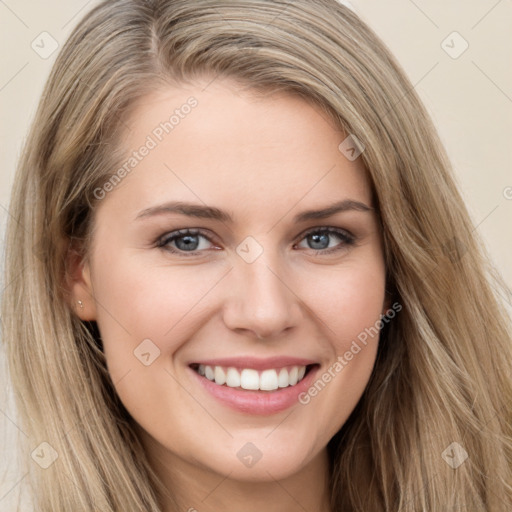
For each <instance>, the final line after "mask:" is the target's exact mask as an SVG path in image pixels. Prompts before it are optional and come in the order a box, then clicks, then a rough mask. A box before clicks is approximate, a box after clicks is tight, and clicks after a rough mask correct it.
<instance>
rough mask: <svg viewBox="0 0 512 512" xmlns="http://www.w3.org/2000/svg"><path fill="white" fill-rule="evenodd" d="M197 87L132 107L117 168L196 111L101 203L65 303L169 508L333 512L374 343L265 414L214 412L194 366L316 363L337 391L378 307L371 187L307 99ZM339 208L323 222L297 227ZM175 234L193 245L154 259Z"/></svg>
mask: <svg viewBox="0 0 512 512" xmlns="http://www.w3.org/2000/svg"><path fill="white" fill-rule="evenodd" d="M205 84H206V82H205V83H204V84H203V83H199V82H196V83H193V84H191V85H187V86H183V88H169V89H167V90H163V91H161V92H158V93H153V94H152V95H150V96H147V97H146V98H144V100H143V101H141V102H139V104H138V105H137V108H136V110H135V111H134V113H133V115H132V116H131V118H130V121H129V125H130V128H131V131H127V133H126V135H125V137H124V138H123V144H124V145H125V147H126V151H127V157H128V156H129V155H130V154H132V152H133V151H134V150H136V149H137V148H140V147H141V145H143V144H145V141H147V137H148V135H151V134H154V130H155V127H158V126H159V123H161V122H162V121H163V120H165V119H169V116H170V114H171V113H172V112H173V111H174V110H175V109H176V108H178V107H180V106H181V105H183V104H185V103H186V102H187V99H188V98H190V97H191V96H193V97H194V98H196V99H197V102H198V103H197V106H196V107H195V108H193V109H191V111H190V113H189V114H188V115H186V116H183V118H180V121H179V123H178V124H177V125H176V126H175V127H174V129H173V130H172V131H171V132H170V133H168V134H165V135H164V136H163V137H162V140H161V141H157V142H158V144H157V145H156V147H154V148H152V149H151V150H150V151H149V152H148V154H147V155H146V156H144V158H142V159H141V160H140V162H138V163H137V166H136V167H135V168H134V169H133V170H132V171H131V172H130V173H129V174H128V175H127V176H126V177H124V179H123V180H122V182H121V183H119V184H117V185H116V186H115V187H113V190H111V191H109V192H108V193H107V194H106V195H105V197H104V198H103V199H102V200H101V201H100V202H99V207H98V209H97V211H96V214H95V229H94V234H93V244H92V247H91V248H90V254H89V258H88V259H86V260H83V261H82V262H81V263H80V264H78V265H77V266H76V268H75V271H74V273H73V276H74V279H73V282H72V284H71V289H72V294H73V298H74V300H75V301H78V300H81V301H82V302H83V305H84V307H83V309H81V310H79V314H80V316H81V318H82V319H84V320H96V321H97V322H98V326H99V329H100V331H101V334H102V339H103V343H104V350H105V355H106V358H107V364H108V369H109V372H110V374H111V377H112V380H113V382H114V383H115V387H116V390H117V392H118V394H119V396H120V398H121V400H122V401H123V403H124V405H125V406H126V408H127V410H128V411H129V412H130V414H131V415H132V417H133V419H134V420H135V422H136V425H137V427H136V428H137V431H138V433H139V435H140V438H141V440H142V442H143V445H144V446H145V448H146V450H147V453H148V457H149V459H150V461H151V463H152V464H153V466H154V467H155V469H156V471H157V472H158V474H159V476H160V477H161V479H162V480H163V482H164V483H165V485H166V487H167V489H168V490H169V492H170V493H172V494H173V495H174V496H175V497H176V499H177V500H178V503H179V509H178V510H180V511H181V510H183V511H186V510H190V509H192V510H197V511H198V512H220V511H222V512H226V511H233V512H235V511H239V510H244V511H245V512H256V511H258V512H260V511H261V510H265V511H267V512H278V511H279V512H286V511H290V512H292V511H293V512H295V511H303V510H308V511H313V510H314V511H320V512H328V511H329V510H330V509H329V499H328V498H329V489H328V485H327V482H328V476H329V475H328V471H329V468H328V458H327V450H326V446H327V443H328V442H329V440H330V439H331V438H332V437H333V435H334V434H335V433H336V432H337V431H338V430H339V429H340V428H341V426H342V425H343V424H344V422H345V421H346V419H347V418H348V416H349V415H350V413H351V412H352V410H353V409H354V407H355V405H356V404H357V402H358V400H359V399H360V397H361V394H362V393H363V391H364V389H365V386H366V384H367V382H368V380H369V378H370V375H371V371H372V369H373V365H374V362H375V357H376V352H377V343H378V339H377V337H374V338H373V339H369V342H368V344H367V345H366V346H364V347H363V348H362V349H361V350H360V351H359V352H357V353H356V354H354V355H353V357H352V358H350V360H349V361H347V364H346V365H344V366H343V368H342V370H341V371H338V372H335V373H334V374H335V376H334V377H332V378H331V379H330V381H329V383H328V384H327V385H326V386H325V387H324V388H323V389H322V390H321V391H320V392H318V393H317V394H316V395H315V396H313V397H310V398H311V399H310V401H309V402H308V403H307V404H303V403H299V402H296V403H294V404H293V405H292V406H291V407H288V408H287V409H286V410H284V411H280V412H277V413H274V414H269V415H258V414H252V413H251V412H241V411H239V410H235V409H233V408H230V407H228V406H226V405H225V404H224V403H221V402H219V401H218V400H217V399H215V398H214V397H213V396H212V395H211V394H210V393H209V392H208V391H206V390H205V389H204V388H203V386H202V385H200V384H198V382H199V379H198V376H197V375H196V373H195V372H194V371H193V370H191V368H190V367H189V364H190V363H191V362H195V361H201V360H204V359H213V358H221V357H234V356H242V357H245V356H253V357H258V358H262V359H265V358H269V357H272V356H292V357H301V358H306V359H308V360H313V361H315V362H316V363H317V364H318V365H319V369H318V373H317V378H321V376H322V375H323V374H325V373H326V372H328V370H329V368H331V376H332V374H333V370H332V366H333V364H334V363H335V362H336V361H337V358H338V356H343V355H344V354H345V353H347V351H350V348H351V346H352V343H353V341H354V340H356V338H357V336H358V335H359V334H360V333H361V332H362V331H363V330H364V329H365V328H368V327H371V326H373V325H374V324H375V323H376V322H377V321H378V320H379V318H380V315H381V314H382V313H384V312H385V310H386V301H385V289H384V287H385V265H384V258H383V251H382V243H381V234H380V232H379V228H378V220H377V216H376V213H375V211H374V210H373V209H372V207H373V204H372V196H371V190H370V186H369V182H368V177H367V174H366V171H365V169H364V166H363V163H362V160H361V158H357V159H356V160H354V161H351V160H350V159H348V158H347V157H346V156H345V155H344V154H343V153H342V152H341V151H340V150H339V149H338V146H339V144H340V143H341V142H342V141H343V140H344V139H345V138H346V134H343V133H342V132H340V131H339V130H338V129H336V128H335V127H334V126H333V124H332V123H331V122H330V121H328V120H327V118H326V116H325V115H324V114H322V113H321V112H320V111H319V110H318V109H316V108H315V107H313V106H311V105H310V104H308V103H306V102H305V101H304V100H301V99H299V98H295V97H292V96H289V95H277V96H267V97H262V98H257V97H255V96H253V95H251V94H249V93H247V92H245V91H241V90H240V88H237V87H236V85H235V84H234V83H232V82H229V81H226V80H221V79H217V80H215V81H214V82H213V83H212V84H211V85H210V86H208V87H207V88H206V89H204V87H205ZM203 89H204V90H203ZM187 110H188V109H187ZM152 137H153V138H154V139H155V140H156V138H155V136H154V135H152ZM347 200H351V201H352V203H347V202H346V203H345V207H346V209H345V210H343V211H339V212H337V213H334V214H332V215H330V216H328V217H325V218H316V219H315V218H310V219H308V220H296V219H295V216H296V215H298V214H300V213H302V212H305V211H307V210H320V209H324V208H327V207H328V206H330V205H332V204H333V203H338V202H340V201H347ZM171 201H180V202H189V203H194V204H196V205H199V206H205V205H208V206H212V207H216V208H219V209H221V210H223V211H224V212H226V213H229V215H230V216H231V217H232V220H231V221H228V220H226V219H224V220H218V219H213V218H198V217H192V216H188V215H185V214H183V213H176V212H166V211H162V210H160V211H159V213H155V211H154V210H153V211H151V210H150V209H151V208H154V207H158V206H160V205H163V204H167V203H169V202H171ZM356 202H359V203H362V204H363V205H366V206H367V207H368V208H369V209H364V208H362V207H360V208H359V209H357V208H356V209H354V208H352V206H354V204H356ZM326 227H331V228H333V229H336V230H338V232H341V235H340V234H337V233H336V232H331V233H328V232H326V231H325V228H326ZM185 228H189V229H194V228H197V229H199V230H200V231H201V233H200V234H196V235H194V234H193V235H189V237H188V238H187V237H186V236H185V238H187V239H185V238H184V237H183V236H182V237H181V238H177V239H174V240H171V241H170V240H169V236H167V238H166V239H165V240H164V243H166V245H165V246H162V247H160V246H159V244H158V240H160V241H161V240H162V239H163V238H165V236H164V235H168V234H169V233H172V232H175V231H177V230H180V229H185ZM310 232H311V233H310ZM315 233H316V235H315ZM348 235H350V236H348ZM247 237H252V239H254V241H256V244H254V242H253V241H252V240H250V243H251V244H253V245H250V246H249V245H242V247H245V248H246V249H247V250H248V251H249V253H251V254H253V255H254V254H256V253H255V252H254V251H258V250H259V248H261V250H262V252H261V254H260V255H259V256H258V257H257V258H256V259H255V260H254V261H252V262H250V263H249V262H248V261H247V259H244V257H242V256H243V253H242V252H240V251H238V252H237V248H240V244H241V243H242V242H244V243H247ZM185 242H187V243H185ZM322 244H323V245H322ZM160 245H163V244H160ZM191 246H193V247H194V249H193V250H190V247H191ZM172 250H174V251H176V252H174V253H173V252H171V251H172ZM329 251H330V252H329ZM246 252H247V251H246ZM189 254H192V255H189ZM143 340H151V341H150V342H146V343H149V344H147V345H145V347H146V349H145V352H144V354H148V353H149V354H150V356H147V355H145V356H144V357H145V358H146V360H148V359H149V360H151V364H149V365H146V364H143V363H142V362H141V360H140V357H139V358H138V357H136V356H135V355H134V351H135V352H136V353H137V349H138V347H139V346H140V344H141V342H143ZM155 347H157V348H155ZM148 351H149V352H148ZM156 351H159V352H158V357H156V358H154V357H155V356H156V355H157V352H156ZM139 352H140V351H139ZM139 355H140V354H139ZM153 358H154V360H153ZM146 362H148V361H146ZM247 443H252V445H254V446H255V447H257V450H258V452H259V453H260V454H261V458H260V460H259V461H258V462H257V463H256V464H254V465H252V466H251V467H249V466H248V465H247V464H245V463H243V461H242V460H241V458H240V457H239V456H237V454H238V453H239V451H240V449H241V448H242V447H244V446H245V445H246V444H247ZM162 500H163V510H165V511H166V512H171V511H173V512H174V510H175V509H174V508H173V506H172V502H171V500H169V499H168V498H165V497H164V498H162Z"/></svg>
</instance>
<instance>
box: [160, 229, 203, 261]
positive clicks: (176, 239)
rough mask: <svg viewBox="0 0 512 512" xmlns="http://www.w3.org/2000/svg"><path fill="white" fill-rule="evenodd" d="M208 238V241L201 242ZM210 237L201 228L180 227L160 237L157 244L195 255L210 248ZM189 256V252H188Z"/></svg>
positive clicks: (174, 251)
mask: <svg viewBox="0 0 512 512" xmlns="http://www.w3.org/2000/svg"><path fill="white" fill-rule="evenodd" d="M201 240H206V241H207V242H203V243H202V242H201ZM208 243H211V241H210V239H209V238H208V237H207V236H206V235H205V234H204V233H203V232H202V231H201V230H199V229H180V230H179V231H173V232H172V233H168V234H166V235H164V236H163V237H162V238H160V239H159V240H158V241H157V243H156V245H157V247H160V248H162V249H165V250H167V251H169V252H172V253H179V254H183V255H185V254H184V253H191V254H190V255H191V256H193V255H194V254H195V253H196V252H197V251H202V250H204V249H208ZM172 244H174V245H172ZM186 256H188V254H186Z"/></svg>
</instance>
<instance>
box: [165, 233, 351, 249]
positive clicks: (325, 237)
mask: <svg viewBox="0 0 512 512" xmlns="http://www.w3.org/2000/svg"><path fill="white" fill-rule="evenodd" d="M336 238H337V239H338V243H337V244H334V245H332V244H331V242H332V241H333V240H335V239H336ZM302 240H303V241H304V242H306V244H307V245H308V246H307V247H304V245H301V244H297V247H300V248H306V249H311V250H314V251H315V252H322V253H324V254H328V253H332V252H336V251H339V250H341V249H344V248H346V247H347V246H351V245H354V244H355V242H356V239H355V237H354V236H353V235H352V234H350V233H349V232H348V231H345V230H343V229H339V228H334V227H323V228H314V229H312V230H310V231H308V232H306V233H305V234H304V235H303V236H302V239H301V243H303V242H302ZM209 244H212V242H211V240H210V238H209V237H208V236H207V235H206V234H205V233H204V232H203V231H202V230H200V229H189V228H187V229H180V230H178V231H173V232H171V233H167V234H165V235H164V236H162V237H161V238H160V239H158V240H157V241H156V246H157V247H159V248H161V249H164V250H166V251H169V252H171V253H174V254H179V255H180V256H196V255H197V253H198V252H201V251H204V250H207V249H208V248H211V247H208V245H209ZM187 253H188V254H187Z"/></svg>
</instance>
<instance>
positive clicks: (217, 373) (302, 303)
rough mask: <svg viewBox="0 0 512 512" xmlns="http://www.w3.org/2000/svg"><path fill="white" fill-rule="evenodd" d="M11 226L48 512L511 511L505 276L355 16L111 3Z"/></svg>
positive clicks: (35, 135) (288, 8)
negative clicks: (501, 296)
mask: <svg viewBox="0 0 512 512" xmlns="http://www.w3.org/2000/svg"><path fill="white" fill-rule="evenodd" d="M12 213H13V215H12V216H13V218H14V219H16V222H12V223H11V225H10V228H9V233H8V254H7V281H9V282H11V281H12V282H13V284H12V285H11V286H10V287H9V289H8V291H7V294H6V296H5V298H4V306H3V319H4V323H5V334H4V338H5V342H6V347H7V352H8V356H9V363H10V370H11V374H12V378H13V381H14V384H15V387H16V390H17V397H18V407H19V410H20V414H21V416H22V419H23V421H24V425H25V429H26V432H27V433H28V434H29V439H28V443H27V444H28V445H29V446H27V447H26V448H25V450H26V451H25V452H24V453H27V450H28V452H30V453H31V467H30V469H31V471H32V472H33V476H34V485H35V487H34V490H33V496H34V500H35V501H36V503H37V507H36V508H37V510H41V511H55V510H91V511H92V510H102V511H119V510H123V511H128V510H133V511H136V510H137V511H138V510H152V511H157V510H163V511H166V512H171V511H172V512H174V511H178V510H198V511H200V512H202V511H217V510H239V509H243V510H245V511H252V510H260V509H261V508H262V507H265V508H266V509H267V510H280V511H281V510H302V509H304V510H318V511H321V512H325V511H343V512H345V511H352V510H353V511H356V510H357V511H360V510H365V511H366V510H369V511H401V512H406V511H410V512H412V511H418V510H429V511H441V510H442V511H447V510H449V511H459V510H460V511H463V510H464V511H466V510H471V511H504V510H508V509H509V508H510V506H511V505H512V499H511V495H512V493H511V490H512V489H511V483H512V475H511V460H512V452H511V426H510V419H511V418H510V409H509V404H510V402H511V400H512V390H511V380H510V375H511V369H512V368H511V361H512V358H511V349H510V346H511V345H510V342H511V330H510V320H509V319H508V318H507V316H506V313H505V311H504V309H503V307H502V306H501V305H500V303H499V300H498V298H497V296H495V295H494V291H493V286H495V283H497V278H496V277H494V275H493V273H492V270H489V268H490V267H489V266H488V264H487V260H486V259H485V256H484V254H483V251H482V248H481V247H480V246H479V242H478V240H477V238H476V233H475V232H474V228H473V226H472V225H471V223H470V221H469V217H468V214H467V211H466V209H465V207H464V205H463V202H462V200H461V198H460V195H459V193H458V192H457V190H456V187H455V186H454V183H453V179H452V176H451V171H450V167H449V163H448V161H447V159H446V156H445V153H444V151H443V149H442V147H441V145H440V143H439V141H438V139H437V136H436V135H435V131H434V129H433V127H432V125H431V122H430V120H429V118H428V116H427V114H426V113H425V110H424V108H423V106H422V105H421V103H420V101H419V99H418V97H417V96H416V95H415V93H414V90H413V89H412V87H411V84H410V83H409V82H408V80H407V79H406V78H405V76H404V73H403V72H402V71H401V70H400V68H399V67H398V65H397V64H396V63H395V61H394V59H393V58H392V56H391V55H390V54H389V52H388V51H387V50H386V49H385V47H384V45H383V44H382V43H381V42H380V41H379V40H378V38H377V37H376V36H375V35H374V34H373V32H372V31H371V30H370V29H369V28H368V27H367V26H365V25H364V24H363V23H362V22H361V21H360V20H359V19H358V18H357V16H356V15H354V13H352V12H351V11H350V10H348V9H347V8H345V7H344V6H342V5H340V4H339V3H338V2H336V1H335V0H321V1H315V2H311V1H306V0H299V1H297V2H292V3H285V2H280V1H275V0H273V1H270V0H265V1H264V0H238V1H230V2H225V3H224V2H217V1H208V0H202V1H200V2H187V1H184V0H174V1H154V2H150V1H141V0H114V1H108V2H104V3H102V4H101V5H99V6H98V7H97V8H95V9H94V10H93V11H92V12H91V13H89V14H88V15H87V16H86V17H85V19H84V20H83V22H82V23H81V24H80V25H79V26H78V28H77V29H76V30H75V31H74V33H73V34H72V36H71V37H70V39H69V41H68V42H67V44H66V45H65V46H64V48H63V49H62V52H61V55H60V56H59V57H58V59H57V62H56V64H55V67H54V69H53V71H52V74H51V76H50V79H49V81H48V84H47V87H46V90H45V93H44V96H43V99H42V101H41V105H40V107H39V110H38V113H37V116H36V119H35V122H34V126H33V128H32V132H31V134H30V137H29V142H28V145H27V148H26V151H25V152H24V154H23V158H22V161H21V163H20V167H19V171H18V175H17V177H16V183H15V187H14V192H13V199H12ZM20 226H21V227H20ZM187 253H189V254H187ZM20 274H21V275H20ZM18 275H20V277H19V278H18V279H15V277H17V276H18ZM491 280H492V281H491ZM491 283H492V284H491Z"/></svg>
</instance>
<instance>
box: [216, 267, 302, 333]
mask: <svg viewBox="0 0 512 512" xmlns="http://www.w3.org/2000/svg"><path fill="white" fill-rule="evenodd" d="M286 277H287V275H286V273H284V272H282V271H278V267H277V266H276V264H272V266H270V265H269V263H268V261H265V260H263V258H259V259H258V260H256V261H254V262H253V263H247V262H245V261H243V260H240V261H237V262H236V263H235V268H234V269H233V271H232V272H230V282H229V283H228V284H227V286H228V287H229V292H228V293H229V295H228V299H227V300H226V302H225V305H224V309H223V311H224V315H223V316H224V323H225V325H226V326H227V327H228V328H229V329H232V330H234V331H238V332H239V333H242V334H243V333H247V332H249V333H251V335H253V336H256V337H257V338H258V339H263V338H275V337H278V336H279V335H280V334H281V333H283V332H284V331H287V330H291V329H292V328H293V327H296V326H297V325H299V322H300V320H301V318H302V316H303V315H302V308H301V300H300V299H299V297H298V296H297V295H296V292H294V290H293V289H292V287H291V284H290V283H289V280H290V279H289V277H288V279H287V278H286Z"/></svg>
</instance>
